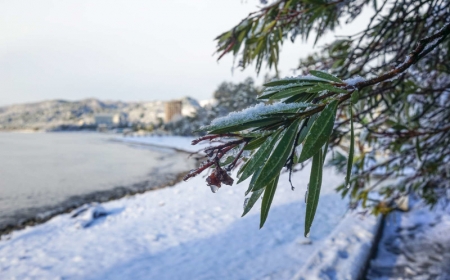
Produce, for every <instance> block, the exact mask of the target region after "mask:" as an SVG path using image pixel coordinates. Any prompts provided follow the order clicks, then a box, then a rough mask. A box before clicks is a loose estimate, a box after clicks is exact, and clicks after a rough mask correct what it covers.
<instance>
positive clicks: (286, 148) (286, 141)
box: [253, 120, 300, 191]
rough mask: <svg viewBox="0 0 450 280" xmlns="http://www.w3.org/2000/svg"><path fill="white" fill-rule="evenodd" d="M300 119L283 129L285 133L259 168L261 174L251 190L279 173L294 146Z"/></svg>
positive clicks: (254, 189) (259, 186) (263, 184)
mask: <svg viewBox="0 0 450 280" xmlns="http://www.w3.org/2000/svg"><path fill="white" fill-rule="evenodd" d="M299 124H300V120H295V121H294V122H293V123H292V124H291V125H290V126H289V127H288V128H287V129H286V130H285V131H286V132H285V134H284V135H283V136H282V137H280V142H278V144H277V146H276V147H275V149H274V150H273V153H272V154H271V155H270V157H269V159H268V160H267V161H266V162H265V164H264V167H263V168H262V170H261V175H260V176H259V177H258V179H257V180H256V183H255V187H254V188H253V191H256V190H258V189H260V188H263V187H264V186H265V185H266V184H267V182H271V181H272V180H273V179H274V178H275V177H276V176H278V175H279V174H280V171H281V169H282V168H283V166H284V165H285V163H286V160H287V158H288V157H289V155H290V153H291V151H292V149H293V148H294V141H295V136H296V135H297V132H298V129H299Z"/></svg>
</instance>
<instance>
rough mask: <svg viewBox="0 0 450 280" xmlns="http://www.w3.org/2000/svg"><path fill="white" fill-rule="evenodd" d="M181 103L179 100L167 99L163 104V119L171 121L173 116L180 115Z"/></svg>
mask: <svg viewBox="0 0 450 280" xmlns="http://www.w3.org/2000/svg"><path fill="white" fill-rule="evenodd" d="M181 108H182V104H181V101H180V100H173V101H168V102H166V103H165V104H164V121H165V122H166V123H168V122H171V121H173V120H174V118H176V117H179V116H181Z"/></svg>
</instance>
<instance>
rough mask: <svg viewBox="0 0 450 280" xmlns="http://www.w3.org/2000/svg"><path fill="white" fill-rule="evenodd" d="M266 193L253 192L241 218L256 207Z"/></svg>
mask: <svg viewBox="0 0 450 280" xmlns="http://www.w3.org/2000/svg"><path fill="white" fill-rule="evenodd" d="M263 192H264V189H260V190H259V191H256V192H252V195H251V196H250V198H249V199H248V202H247V204H246V205H245V206H244V213H242V216H241V217H244V216H245V215H246V214H247V213H248V212H250V210H251V209H252V208H253V206H254V205H255V203H256V201H258V198H259V197H260V196H261V194H262V193H263Z"/></svg>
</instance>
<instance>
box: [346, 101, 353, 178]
mask: <svg viewBox="0 0 450 280" xmlns="http://www.w3.org/2000/svg"><path fill="white" fill-rule="evenodd" d="M354 153H355V133H354V131H353V109H352V107H351V106H350V149H349V151H348V159H347V176H346V177H345V185H346V186H348V183H349V182H350V176H351V175H352V167H353V156H354Z"/></svg>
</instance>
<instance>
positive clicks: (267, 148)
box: [237, 131, 281, 184]
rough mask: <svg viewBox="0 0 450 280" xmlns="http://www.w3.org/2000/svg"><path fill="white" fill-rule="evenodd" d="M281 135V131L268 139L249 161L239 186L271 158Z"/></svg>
mask: <svg viewBox="0 0 450 280" xmlns="http://www.w3.org/2000/svg"><path fill="white" fill-rule="evenodd" d="M280 133H281V131H277V132H275V133H274V134H273V136H271V137H270V138H268V139H266V141H265V142H264V144H262V146H261V147H260V148H259V150H258V151H257V152H256V153H255V154H254V155H253V157H252V158H251V159H249V161H248V164H247V165H246V167H245V170H244V171H243V172H242V175H241V177H240V178H239V180H238V182H237V184H239V183H240V182H242V181H244V180H245V179H247V178H248V177H250V175H252V174H253V173H254V172H255V171H256V170H257V169H258V168H259V167H261V166H262V165H263V164H264V162H265V161H266V160H267V158H268V157H269V155H270V153H271V151H272V149H273V147H274V146H275V143H276V142H277V141H278V138H279V135H280Z"/></svg>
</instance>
